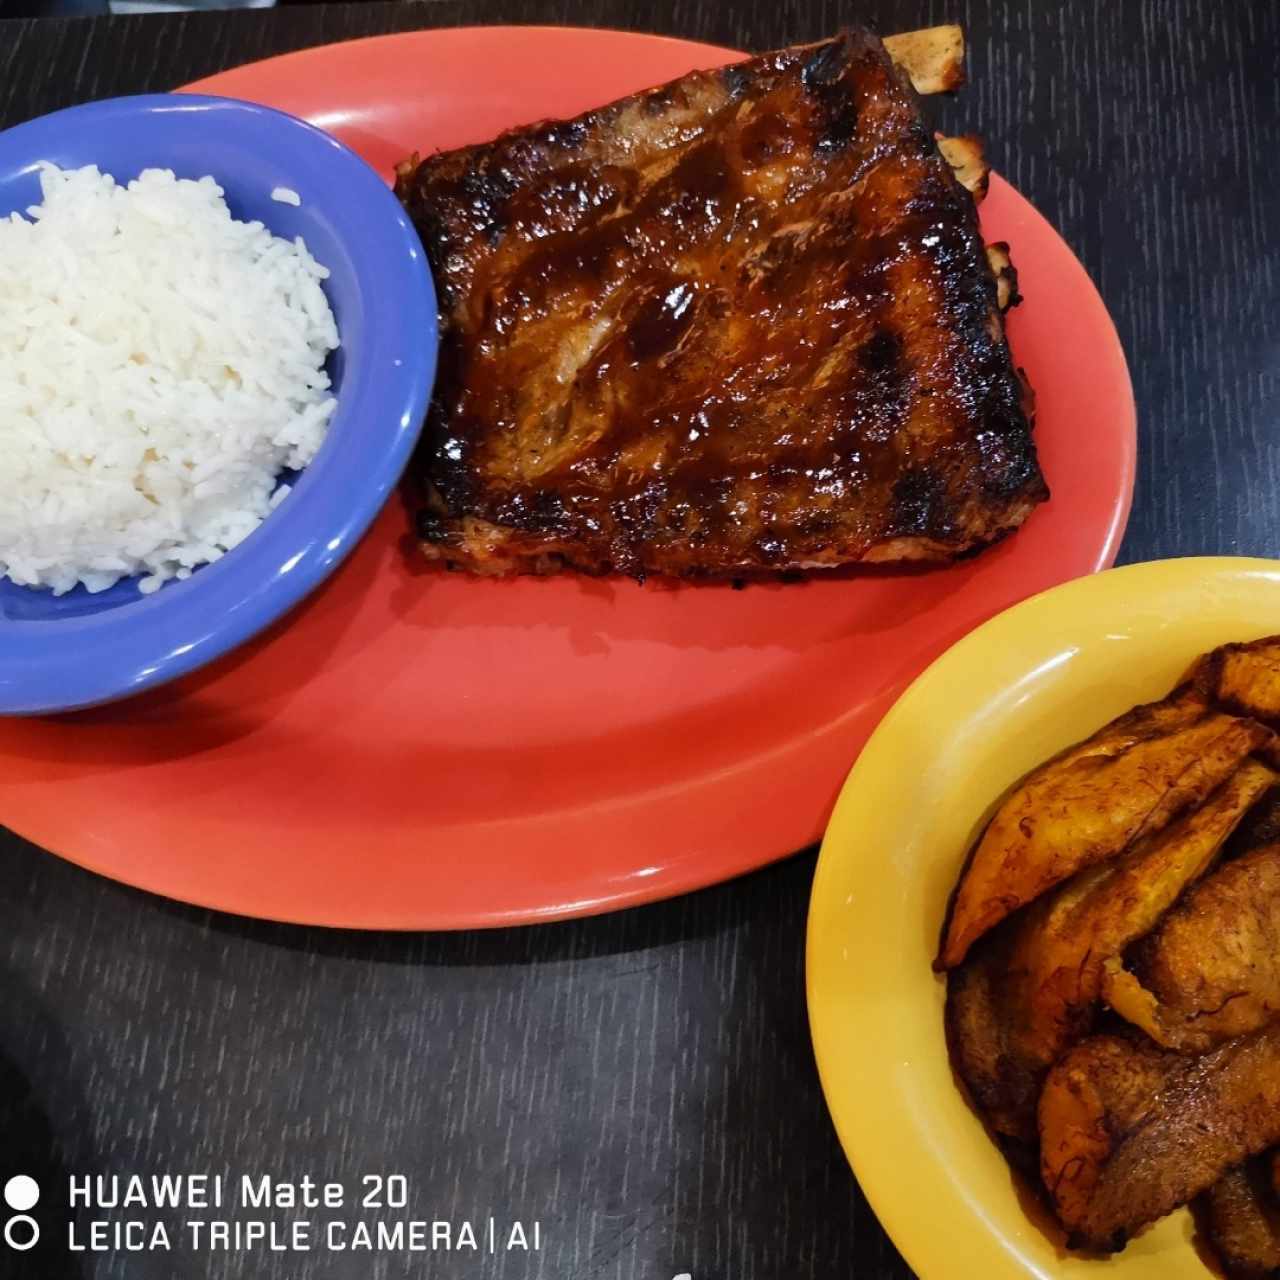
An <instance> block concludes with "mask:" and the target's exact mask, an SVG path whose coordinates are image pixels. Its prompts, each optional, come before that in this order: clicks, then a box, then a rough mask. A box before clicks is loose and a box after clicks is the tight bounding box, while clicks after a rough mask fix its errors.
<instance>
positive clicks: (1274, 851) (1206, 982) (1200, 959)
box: [1104, 765, 1280, 1053]
mask: <svg viewBox="0 0 1280 1280" xmlns="http://www.w3.org/2000/svg"><path fill="white" fill-rule="evenodd" d="M1255 767H1256V768H1259V769H1261V768H1262V767H1263V766H1261V765H1257V766H1255ZM1132 968H1133V971H1132V972H1131V971H1130V970H1129V969H1125V968H1122V967H1120V966H1119V964H1118V963H1116V962H1115V961H1111V962H1109V963H1108V966H1107V974H1106V979H1105V983H1104V991H1105V996H1106V1000H1107V1003H1108V1004H1109V1005H1111V1007H1112V1008H1113V1009H1114V1010H1115V1011H1116V1012H1117V1013H1118V1014H1120V1016H1121V1017H1123V1018H1126V1019H1128V1021H1130V1022H1132V1023H1133V1024H1134V1025H1135V1026H1137V1027H1140V1028H1141V1029H1142V1030H1143V1031H1145V1032H1146V1033H1147V1035H1149V1036H1150V1037H1151V1038H1152V1039H1153V1040H1154V1041H1155V1042H1156V1043H1157V1044H1160V1045H1163V1046H1164V1047H1165V1048H1167V1049H1177V1050H1179V1051H1180V1052H1182V1053H1203V1052H1205V1051H1206V1050H1208V1049H1212V1048H1213V1047H1214V1046H1215V1045H1217V1044H1221V1043H1222V1042H1223V1041H1224V1040H1230V1039H1232V1038H1233V1037H1235V1036H1239V1035H1244V1034H1246V1033H1247V1032H1249V1031H1254V1030H1256V1029H1257V1028H1258V1027H1261V1026H1264V1025H1265V1024H1266V1023H1268V1022H1270V1021H1272V1020H1273V1019H1275V1018H1276V1017H1280V844H1272V845H1265V846H1263V847H1262V848H1261V849H1255V850H1253V851H1252V852H1251V853H1246V854H1243V855H1242V856H1241V857H1239V858H1236V859H1235V860H1234V861H1232V862H1227V863H1224V864H1223V865H1222V866H1221V867H1219V868H1218V869H1217V870H1216V871H1215V872H1214V873H1213V874H1212V875H1211V876H1209V877H1207V878H1206V879H1205V880H1203V881H1201V882H1200V883H1199V884H1198V885H1196V886H1195V887H1194V888H1193V889H1191V890H1190V891H1189V892H1188V893H1187V895H1186V897H1185V898H1184V899H1183V900H1182V901H1181V902H1179V903H1178V904H1177V906H1175V907H1174V908H1173V909H1172V910H1171V911H1170V912H1169V913H1168V915H1167V916H1165V918H1164V919H1163V920H1162V921H1161V922H1160V925H1159V928H1157V929H1156V930H1155V932H1154V933H1152V935H1151V936H1150V937H1149V938H1147V939H1145V940H1144V941H1143V942H1142V944H1141V945H1140V946H1139V947H1138V948H1136V950H1135V954H1134V957H1133V962H1132Z"/></svg>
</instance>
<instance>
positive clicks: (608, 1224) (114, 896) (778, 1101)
mask: <svg viewBox="0 0 1280 1280" xmlns="http://www.w3.org/2000/svg"><path fill="white" fill-rule="evenodd" d="M943 18H948V19H951V18H954V19H959V20H961V21H963V22H964V24H965V26H966V28H967V29H968V32H969V37H970V41H971V44H972V58H971V72H972V84H971V87H970V88H969V89H967V90H966V91H965V92H964V93H962V94H961V95H960V96H959V97H958V98H957V99H956V100H955V101H954V102H950V103H946V104H943V106H942V109H941V111H940V115H939V121H940V123H941V125H942V126H943V127H946V128H956V127H969V128H973V129H976V130H979V131H981V132H982V133H983V134H984V135H985V136H986V138H987V139H988V145H989V149H990V151H991V153H992V155H993V157H994V160H995V164H996V166H997V168H999V169H1000V170H1001V171H1002V172H1003V173H1004V174H1005V175H1006V176H1008V177H1009V178H1011V179H1012V181H1013V182H1014V183H1015V184H1016V185H1017V186H1018V187H1020V188H1021V189H1022V190H1023V191H1024V192H1025V193H1027V194H1028V195H1029V196H1030V197H1031V198H1032V199H1033V200H1034V201H1035V203H1036V204H1037V205H1038V206H1039V207H1040V209H1041V210H1042V211H1043V212H1044V213H1045V214H1046V215H1047V216H1048V217H1049V218H1050V219H1051V220H1052V221H1053V222H1054V223H1055V224H1056V225H1057V226H1058V227H1059V228H1060V229H1061V230H1062V232H1063V234H1064V235H1065V236H1066V238H1067V240H1068V241H1069V242H1070V243H1071V244H1072V245H1073V246H1074V248H1075V249H1076V250H1077V252H1078V253H1079V254H1080V256H1081V258H1082V259H1083V261H1084V262H1085V264H1086V265H1087V266H1088V268H1089V270H1090V271H1091V272H1092V274H1093V276H1094V278H1095V279H1096V280H1097V281H1098V283H1099V285H1100V287H1101V289H1102V292H1103V295H1104V297H1105V298H1106V301H1107V303H1108V305H1109V306H1110V308H1111V311H1112V314H1113V316H1114V317H1115V321H1116V325H1117V327H1118V329H1119V331H1120V335H1121V338H1122V340H1123V342H1124V345H1125V348H1126V350H1127V352H1128V354H1129V359H1130V364H1131V367H1132V369H1133V373H1134V382H1135V388H1136V391H1137V398H1138V408H1139V418H1140V431H1141V464H1140V475H1139V482H1138V491H1137V495H1136V500H1135V505H1134V514H1133V519H1132V522H1131V525H1130V530H1129V535H1128V538H1127V540H1126V542H1125V546H1124V551H1123V555H1122V558H1123V559H1125V560H1141V559H1149V558H1154V557H1159V556H1173V555H1187V554H1195V553H1202V552H1218V553H1248V554H1261V555H1268V554H1270V555H1275V554H1280V426H1278V405H1277V384H1278V380H1280V337H1277V333H1278V331H1280V330H1278V328H1277V322H1276V318H1275V317H1276V314H1277V309H1278V305H1280V289H1278V287H1277V286H1278V284H1280V182H1277V181H1276V180H1275V177H1274V163H1275V158H1276V157H1277V156H1278V155H1280V7H1277V6H1276V5H1274V4H1273V3H1271V2H1270V0H1257V2H1256V3H1247V2H1245V0H1233V2H1232V3H1230V4H1224V5H1211V4H1204V3H1202V2H1201V0H1126V2H1125V3H1123V4H1119V3H1115V0H1068V2H1066V3H1062V2H1059V0H1019V2H1016V3H1015V2H1012V0H1011V2H1009V3H1001V2H1000V0H989V2H985V3H984V2H981V0H954V3H950V4H947V3H941V2H940V0H899V2H897V3H893V2H891V0H881V2H875V0H868V2H867V3H863V4H861V5H859V6H846V5H842V4H836V3H834V2H833V0H733V2H731V3H723V4H719V5H700V4H696V3H694V2H693V0H648V2H647V3H643V4H641V3H638V2H637V0H580V2H579V3H577V4H571V3H568V2H567V0H468V2H467V3H465V4H464V3H458V2H457V0H430V2H428V3H420V4H400V5H388V4H366V5H346V6H326V7H315V8H291V9H285V10H280V11H275V12H258V13H233V14H206V15H193V16H182V17H164V18H113V19H101V20H99V19H80V20H71V21H66V22H56V21H9V22H3V21H0V124H2V125H8V124H13V123H16V122H18V121H20V120H23V119H25V118H28V117H30V116H33V115H36V114H39V113H41V112H45V111H49V110H52V109H54V108H57V107H61V106H66V105H69V104H71V103H75V102H80V101H84V100H87V99H91V98H97V97H104V96H108V95H112V94H121V93H132V92H139V91H145V90H157V89H166V88H169V87H171V86H173V85H176V84H178V83H181V82H183V81H186V80H190V79H193V78H195V77H197V76H202V75H206V74H208V73H211V72H213V71H216V70H219V69H221V68H224V67H228V66H231V65H234V64H236V63H240V62H244V61H248V60H251V59H254V58H259V57H263V56H266V55H268V54H272V53H278V52H281V51H284V50H287V49H294V48H299V47H302V46H305V45H310V44H316V43H322V42H326V41H332V40H340V39H346V38H350V37H353V36H360V35H366V34H371V33H375V32H384V31H395V30H405V29H409V28H416V27H422V26H434V25H452V24H457V23H460V22H495V21H529V22H573V23H580V24H595V25H608V26H615V27H629V28H636V29H645V30H655V31H664V32H670V33H674V34H680V35H687V36H693V37H697V38H700V39H706V40H712V41H716V42H720V43H726V44H734V45H740V46H743V47H749V48H764V47H767V46H770V45H774V44H781V43H785V42H790V41H795V40H803V39H809V38H814V37H817V36H820V35H823V34H824V33H827V32H829V31H832V30H834V29H835V28H837V27H838V26H839V25H840V24H841V22H845V21H849V20H853V19H861V20H865V21H868V22H870V23H871V24H872V25H875V26H877V27H879V28H880V29H882V30H886V31H887V30H893V29H906V28H909V27H913V26H919V25H925V24H927V23H930V22H934V21H937V20H939V19H943ZM1037 305H1050V306H1051V305H1052V300H1051V299H1050V300H1046V301H1045V302H1043V303H1037ZM51 802H54V801H53V800H52V798H51ZM672 838H673V839H678V838H679V837H678V833H673V836H672ZM175 856H181V851H180V850H175ZM0 857H2V858H3V863H2V865H3V878H2V879H0V983H2V984H3V998H2V999H0V1177H8V1176H9V1175H10V1174H11V1173H15V1172H27V1173H31V1174H33V1175H35V1176H36V1177H37V1179H39V1180H41V1181H42V1182H43V1183H44V1184H45V1187H46V1195H45V1197H44V1199H42V1201H41V1204H40V1206H39V1207H38V1208H37V1210H36V1215H37V1216H38V1217H40V1218H41V1220H42V1221H45V1222H47V1223H49V1224H50V1231H53V1230H54V1229H55V1228H56V1223H57V1220H58V1218H59V1217H60V1216H61V1213H62V1207H63V1204H64V1202H65V1174H66V1173H67V1172H72V1173H76V1174H85V1173H112V1172H116V1173H135V1172H136V1173H140V1174H150V1173H181V1172H193V1173H200V1172H205V1173H217V1172H224V1173H231V1174H233V1175H237V1176H238V1175H239V1174H240V1173H264V1174H274V1175H276V1176H279V1177H286V1178H297V1177H301V1176H302V1175H303V1174H304V1173H310V1174H311V1175H312V1176H314V1177H317V1178H323V1177H336V1178H342V1179H344V1180H346V1181H347V1182H348V1183H349V1184H350V1183H354V1182H356V1181H357V1180H358V1178H359V1176H360V1175H362V1174H366V1173H368V1174H383V1175H385V1174H391V1173H403V1174H405V1175H406V1176H407V1177H408V1179H409V1182H410V1209H411V1210H412V1211H413V1212H414V1214H415V1215H416V1216H420V1217H426V1218H441V1219H451V1220H453V1221H455V1222H457V1221H459V1220H461V1219H464V1218H471V1219H481V1220H482V1219H485V1218H487V1217H488V1215H490V1214H493V1215H495V1216H497V1217H498V1218H499V1219H515V1218H519V1219H523V1220H526V1221H528V1220H531V1219H537V1220H539V1221H540V1223H541V1226H542V1233H543V1248H542V1250H541V1252H539V1253H537V1254H535V1255H532V1256H528V1257H526V1256H524V1255H522V1254H518V1253H517V1254H507V1255H503V1254H498V1255H495V1256H492V1257H490V1256H486V1255H483V1254H482V1255H480V1256H478V1257H477V1256H474V1255H472V1254H470V1253H465V1252H463V1253H455V1254H451V1255H450V1254H439V1253H437V1254H433V1255H425V1256H423V1255H418V1256H416V1257H412V1258H410V1257H407V1256H406V1255H403V1254H401V1255H390V1256H387V1255H382V1256H379V1255H377V1254H373V1255H369V1254H361V1255H355V1254H340V1253H334V1254H328V1253H316V1254H310V1255H305V1254H283V1253H257V1254H253V1255H248V1256H246V1255H243V1254H236V1253H230V1254H222V1255H216V1254H214V1255H210V1254H199V1255H197V1254H193V1253H191V1252H189V1251H183V1252H174V1253H171V1254H155V1253H152V1254H145V1253H144V1254H131V1255H119V1254H117V1255H110V1254H101V1255H93V1254H91V1253H75V1254H70V1253H68V1252H67V1250H66V1248H65V1243H66V1242H65V1239H63V1238H62V1237H61V1236H60V1235H59V1236H58V1238H57V1239H56V1240H55V1239H47V1240H46V1241H44V1242H42V1244H41V1246H40V1247H39V1248H38V1249H36V1250H34V1251H32V1252H31V1253H29V1254H26V1255H16V1254H13V1253H11V1252H9V1251H3V1252H2V1253H0V1274H4V1275H15V1276H33V1277H40V1278H41V1280H58V1278H59V1277H63V1276H76V1277H80V1276H85V1277H87V1276H92V1277H127V1278H128V1280H162V1278H163V1280H170V1278H172V1277H187V1276H201V1277H203V1276H211V1277H212V1276H216V1277H223V1276H225V1277H232V1276H235V1277H249V1278H251V1280H256V1278H258V1277H262V1278H264V1280H269V1278H271V1277H291V1278H292V1277H308V1278H309V1277H313V1276H314V1277H335V1278H341V1280H347V1278H351V1280H356V1278H359V1280H377V1278H378V1277H399V1276H410V1275H413V1276H419V1275H423V1276H432V1277H442V1278H446V1280H448V1278H451V1277H484V1278H485V1280H490V1278H492V1280H534V1278H535V1277H536V1278H538V1280H671V1277H672V1276H674V1275H676V1274H677V1273H680V1272H689V1273H691V1274H692V1275H693V1277H694V1280H793V1278H794V1280H800V1278H808V1277H812V1278H814V1280H834V1278H835V1277H856V1278H857V1280H888V1278H890V1277H901V1276H905V1275H907V1274H909V1273H908V1272H907V1270H906V1268H905V1266H904V1265H903V1264H902V1262H901V1261H900V1260H899V1259H898V1258H897V1255H896V1254H895V1252H894V1250H893V1248H892V1246H891V1245H890V1244H889V1242H888V1241H887V1240H886V1238H885V1237H884V1235H883V1233H882V1232H881V1230H880V1228H879V1227H878V1225H877V1224H876V1221H875V1218H874V1216H873V1214H872V1212H871V1210H870V1208H869V1207H868V1206H867V1204H866V1203H865V1201H864V1200H863V1199H862V1197H861V1196H860V1194H859V1192H858V1190H857V1187H856V1184H855V1183H854V1181H853V1178H852V1177H851V1176H850V1173H849V1171H848V1168H847V1166H846V1165H845V1162H844V1159H843V1157H842V1155H841V1153H840V1150H839V1147H838V1146H837V1144H836V1141H835V1138H834V1136H833V1133H832V1130H831V1126H830V1123H829V1121H828V1120H827V1117H826V1113H825V1111H824V1108H823V1104H822V1098H821V1094H820V1091H819V1088H818V1082H817V1078H816V1075H815V1072H814V1069H813V1064H812V1058H811V1053H810V1049H809V1043H808V1034H807V1028H806V1024H805V1015H804V988H803V938H804V918H805V908H806V900H807V894H808V888H809V882H810V878H811V874H812V868H813V858H812V855H811V854H808V855H805V856H802V857H798V858H796V859H793V860H792V861H790V862H787V863H785V864H782V865H780V866H777V867H775V868H772V869H770V870H768V871H765V872H762V873H760V874H757V875H755V876H752V877H749V878H747V879H745V880H742V881H738V882H736V883H734V884H730V885H726V886H722V887H720V888H717V889H713V890H710V891H707V892H703V893H699V894H696V895H694V896H692V897H689V898H685V899H683V900H680V901H676V902H672V903H668V904H663V905H659V906H656V907H649V908H644V909H641V910H637V911H633V912H629V913H625V914H622V915H618V916H612V917H605V918H601V919H597V920H590V921H583V922H577V923H571V924H565V925H557V926H551V927H545V928H540V929H533V930H524V931H511V932H502V933H491V934H483V935H479V934H473V935H467V936H423V935H415V936H380V935H357V934H343V933H329V932H324V931H321V930H311V929H298V928H290V927H284V926H276V925H270V924H260V923H254V922H246V921H242V920H239V919H235V918H231V917H226V916H219V915H215V914H210V913H208V912H204V911H198V910H192V909H188V908H185V907H180V906H175V905H171V904H168V903H165V902H163V901H160V900H157V899H153V898H150V897H148V896H146V895H143V894H140V893H137V892H134V891H132V890H129V889H124V888H120V887H118V886H115V885H112V884H109V883H107V882H104V881H101V880H98V879H96V878H95V877H93V876H90V875H88V874H86V873H84V872H81V871H79V870H77V869H74V868H72V867H70V866H68V865H65V864H63V863H61V862H59V861H58V860H56V859H54V858H50V857H47V856H46V855H43V854H41V853H40V852H38V851H37V850H35V849H33V848H31V847H30V846H28V845H25V844H24V843H23V842H22V841H20V840H18V839H16V838H14V837H12V836H10V835H7V834H4V833H0ZM59 1184H63V1185H61V1186H60V1185H59ZM927 1212H928V1207H927V1206H924V1205H922V1206H921V1213H922V1214H927ZM179 1216H181V1215H179ZM84 1217H85V1215H84V1214H83V1213H81V1214H80V1218H84ZM170 1219H171V1220H172V1219H173V1215H170ZM46 1246H47V1247H46ZM928 1280H950V1278H949V1277H929V1278H928ZM963 1280H969V1278H967V1277H965V1278H963Z"/></svg>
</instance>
